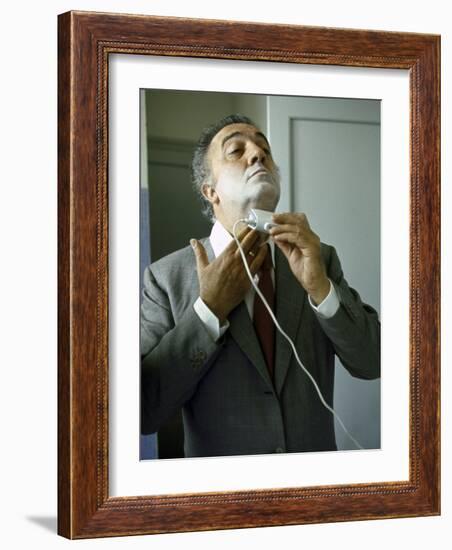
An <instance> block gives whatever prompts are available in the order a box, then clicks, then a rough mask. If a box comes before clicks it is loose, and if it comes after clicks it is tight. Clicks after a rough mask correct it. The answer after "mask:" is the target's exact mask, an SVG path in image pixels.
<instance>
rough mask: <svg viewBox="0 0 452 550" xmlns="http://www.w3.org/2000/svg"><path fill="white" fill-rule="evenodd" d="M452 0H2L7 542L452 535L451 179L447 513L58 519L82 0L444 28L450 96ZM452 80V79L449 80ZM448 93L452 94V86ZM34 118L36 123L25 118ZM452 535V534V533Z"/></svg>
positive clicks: (381, 543)
mask: <svg viewBox="0 0 452 550" xmlns="http://www.w3.org/2000/svg"><path fill="white" fill-rule="evenodd" d="M447 4H448V3H446V2H441V1H438V0H432V1H431V2H429V3H428V5H426V4H425V2H420V1H413V2H411V3H410V4H408V3H402V2H401V3H395V2H394V1H392V0H391V1H390V0H381V1H380V2H379V3H378V4H375V3H373V2H372V3H367V4H366V3H363V2H359V1H347V0H344V1H343V2H340V3H336V2H334V1H324V2H318V3H313V2H308V3H294V2H293V1H292V0H279V1H278V2H275V3H272V4H270V3H268V4H264V3H263V2H257V1H250V2H248V3H244V2H243V1H234V0H230V1H229V2H227V3H211V4H209V3H206V2H205V1H204V0H192V1H191V2H190V3H184V2H182V1H176V0H155V1H153V2H149V1H135V0H130V1H125V0H121V1H120V0H110V1H108V2H104V1H100V0H90V1H82V0H71V1H67V0H61V1H58V2H57V1H55V0H49V1H48V2H46V3H43V4H33V3H31V2H30V3H25V2H23V1H22V2H21V1H18V2H16V3H11V2H10V3H7V4H5V5H4V7H3V12H2V17H3V21H4V22H5V24H4V26H3V29H2V33H1V38H0V39H1V40H2V51H3V54H4V55H3V57H2V84H3V85H2V87H1V90H0V94H1V101H0V109H1V112H0V120H1V136H2V147H1V149H2V153H3V155H2V162H1V164H0V170H1V182H2V185H1V192H2V200H1V201H0V235H1V243H2V244H1V250H2V254H1V261H2V269H1V283H2V284H1V285H0V309H1V317H2V331H1V335H2V346H1V359H2V360H1V365H2V384H1V385H0V407H1V416H0V417H1V418H2V421H3V422H2V431H1V434H2V452H1V462H2V468H1V470H0V472H1V473H0V476H1V477H0V487H1V494H2V498H1V517H2V520H3V521H2V544H3V546H4V547H5V548H11V549H15V548H22V547H31V546H33V547H44V548H47V549H48V550H53V549H54V548H75V547H77V548H84V549H87V548H90V549H91V548H102V549H103V548H115V547H116V548H126V547H127V548H128V549H134V548H149V547H150V546H152V548H153V549H163V548H173V547H175V546H177V547H179V548H195V547H196V548H197V549H200V548H212V547H215V548H216V549H217V550H218V549H220V548H231V547H234V548H237V549H238V548H249V547H250V546H251V545H253V546H254V545H256V547H258V548H275V547H287V548H292V547H300V546H303V547H305V548H313V547H315V548H320V549H324V548H325V549H326V548H332V547H334V548H347V550H350V549H361V548H363V547H365V548H366V550H369V549H378V550H381V548H385V547H398V546H400V545H403V546H404V547H406V548H410V550H414V549H424V548H426V547H427V548H428V547H431V546H432V545H434V547H435V548H439V549H441V548H447V547H448V544H447V543H446V542H445V537H446V536H448V535H449V536H450V533H451V526H452V512H451V489H450V487H452V479H451V471H450V467H449V465H450V463H451V459H452V455H451V438H450V437H448V435H447V434H450V431H451V407H450V399H449V398H448V396H449V394H450V393H451V392H452V375H451V370H450V369H449V368H447V367H448V366H449V365H450V363H451V360H452V355H451V339H450V337H449V338H448V337H447V336H448V335H450V333H451V331H452V324H451V317H450V315H451V310H450V305H451V290H450V288H451V285H450V284H449V285H448V284H447V282H448V281H450V280H451V278H452V272H451V267H452V266H451V250H452V246H451V245H452V243H451V241H450V237H451V234H450V233H451V229H452V225H451V224H452V222H451V219H452V211H451V205H452V190H451V186H450V185H444V187H443V198H442V204H443V212H444V215H443V219H444V225H443V228H444V229H443V238H442V243H443V262H442V265H443V281H445V282H446V284H445V285H444V289H443V303H444V306H443V314H442V320H443V338H442V349H443V357H444V359H443V365H444V369H443V376H442V388H443V395H444V399H443V403H442V409H443V443H442V452H443V464H444V467H443V497H442V498H443V504H442V510H443V515H442V516H441V517H432V518H411V519H397V520H384V521H363V522H359V523H340V524H329V525H308V526H292V527H273V528H266V529H244V530H235V531H222V532H214V533H212V532H206V533H191V534H178V535H158V536H153V537H150V536H147V537H128V538H127V539H126V540H124V539H121V538H119V539H109V540H92V541H84V542H70V541H66V540H64V539H62V538H60V537H57V536H56V534H55V530H56V528H55V525H56V519H55V516H56V429H57V421H56V418H57V417H56V344H57V342H56V326H57V325H56V323H57V309H56V308H57V306H56V269H57V264H56V236H57V221H56V159H57V147H56V127H57V120H56V116H57V115H56V114H57V109H56V97H57V96H56V90H57V88H56V75H57V59H56V28H57V20H56V15H57V13H61V12H64V11H67V10H70V9H84V10H92V11H113V12H114V11H116V12H126V13H127V12H128V13H147V14H156V15H178V16H186V17H205V18H214V19H215V18H216V19H236V20H245V21H246V20H248V21H250V20H254V21H262V22H269V23H271V22H273V23H284V22H286V23H297V24H307V25H321V26H334V27H352V28H372V29H385V30H393V31H396V30H399V31H411V32H430V33H443V48H442V67H443V89H445V90H446V92H445V94H443V97H445V98H446V97H449V96H450V81H451V72H452V59H451V53H452V52H451V43H450V41H451V37H452V23H451V21H450V16H449V15H448V11H447ZM447 89H449V91H448V93H447ZM446 94H447V95H446ZM442 109H443V123H442V127H443V169H442V175H443V181H444V182H450V181H451V177H450V176H451V162H452V161H451V158H450V154H449V155H446V152H449V151H450V150H451V146H452V144H451V140H450V113H451V107H450V101H445V100H443V102H442ZM25 124H27V125H25ZM449 544H450V543H449Z"/></svg>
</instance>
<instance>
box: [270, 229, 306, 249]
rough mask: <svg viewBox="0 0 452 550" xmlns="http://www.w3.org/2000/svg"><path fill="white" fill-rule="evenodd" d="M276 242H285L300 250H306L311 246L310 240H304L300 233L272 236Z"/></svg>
mask: <svg viewBox="0 0 452 550" xmlns="http://www.w3.org/2000/svg"><path fill="white" fill-rule="evenodd" d="M272 237H273V239H274V240H275V242H281V241H284V242H286V243H291V244H294V245H296V246H298V247H299V248H305V247H307V246H308V245H309V240H308V239H307V238H303V236H302V235H300V233H299V232H298V233H287V232H286V233H280V234H279V235H272Z"/></svg>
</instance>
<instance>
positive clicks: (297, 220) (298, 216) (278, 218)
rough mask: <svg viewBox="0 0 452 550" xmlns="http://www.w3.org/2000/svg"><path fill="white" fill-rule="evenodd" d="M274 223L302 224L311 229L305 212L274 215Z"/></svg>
mask: <svg viewBox="0 0 452 550" xmlns="http://www.w3.org/2000/svg"><path fill="white" fill-rule="evenodd" d="M272 221H274V222H275V223H278V224H282V225H283V224H297V225H298V224H301V225H304V226H305V227H309V222H308V218H307V217H306V214H305V213H304V212H282V213H281V214H273V216H272Z"/></svg>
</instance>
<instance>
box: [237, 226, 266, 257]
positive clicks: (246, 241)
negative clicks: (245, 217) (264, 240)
mask: <svg viewBox="0 0 452 550" xmlns="http://www.w3.org/2000/svg"><path fill="white" fill-rule="evenodd" d="M259 235H260V233H259V231H257V230H256V229H252V230H251V231H250V232H249V233H247V234H246V235H245V236H244V238H243V240H242V241H241V242H240V244H241V246H242V249H243V252H244V253H245V254H248V253H249V252H250V251H251V250H252V249H253V248H254V245H255V244H256V243H257V241H258V239H259ZM235 255H236V256H240V251H239V250H238V248H237V250H236V252H235Z"/></svg>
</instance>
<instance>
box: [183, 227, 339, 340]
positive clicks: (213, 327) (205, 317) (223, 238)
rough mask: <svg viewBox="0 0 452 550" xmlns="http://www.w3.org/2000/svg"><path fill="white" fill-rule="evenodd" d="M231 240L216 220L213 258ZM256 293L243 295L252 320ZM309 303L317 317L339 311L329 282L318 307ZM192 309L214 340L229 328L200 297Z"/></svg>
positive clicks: (272, 274)
mask: <svg viewBox="0 0 452 550" xmlns="http://www.w3.org/2000/svg"><path fill="white" fill-rule="evenodd" d="M232 240H233V237H232V235H231V234H230V233H229V232H228V231H227V230H226V229H225V228H224V227H223V225H222V224H221V223H220V222H219V221H218V220H217V221H216V222H215V223H214V225H213V227H212V231H211V232H210V244H211V245H212V250H213V253H214V255H215V257H217V256H219V255H220V254H221V253H222V252H223V250H224V249H225V248H226V247H227V246H228V244H229V243H230V242H231V241H232ZM268 244H269V245H270V251H271V256H272V264H273V268H272V270H271V277H272V281H273V286H274V285H275V267H274V266H275V243H274V242H273V241H272V240H269V241H268ZM254 281H255V282H256V284H258V282H259V276H258V275H257V274H256V275H255V276H254ZM255 295H256V291H255V290H254V287H253V286H252V287H251V288H250V289H249V290H248V292H247V293H246V294H245V298H244V300H245V305H246V309H247V310H248V313H249V316H250V317H251V319H252V318H253V308H254V298H255ZM308 300H309V303H310V305H311V307H312V309H313V310H314V311H315V312H316V314H317V315H318V316H319V317H322V318H325V319H327V318H329V317H332V316H333V315H334V314H335V313H336V311H337V310H338V309H339V298H338V296H337V293H336V289H335V288H334V285H333V284H332V283H331V280H330V291H329V293H328V296H327V297H326V298H325V299H324V300H323V302H321V303H320V304H319V305H318V306H316V305H314V304H313V302H312V301H311V297H310V296H309V295H308ZM193 308H194V310H195V311H196V313H197V315H198V317H199V318H200V319H201V321H202V322H203V323H204V325H205V327H206V329H207V331H208V333H209V334H210V335H211V336H212V338H213V339H214V340H218V339H219V338H220V337H221V336H222V335H223V334H224V333H225V331H226V330H227V329H228V328H229V321H227V320H226V323H225V324H224V325H223V326H221V327H220V321H219V319H218V317H217V316H216V315H215V314H214V313H212V311H211V310H210V309H209V307H208V306H207V305H206V304H205V303H204V302H203V300H202V299H201V297H199V298H198V299H197V300H196V302H195V303H194V304H193Z"/></svg>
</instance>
